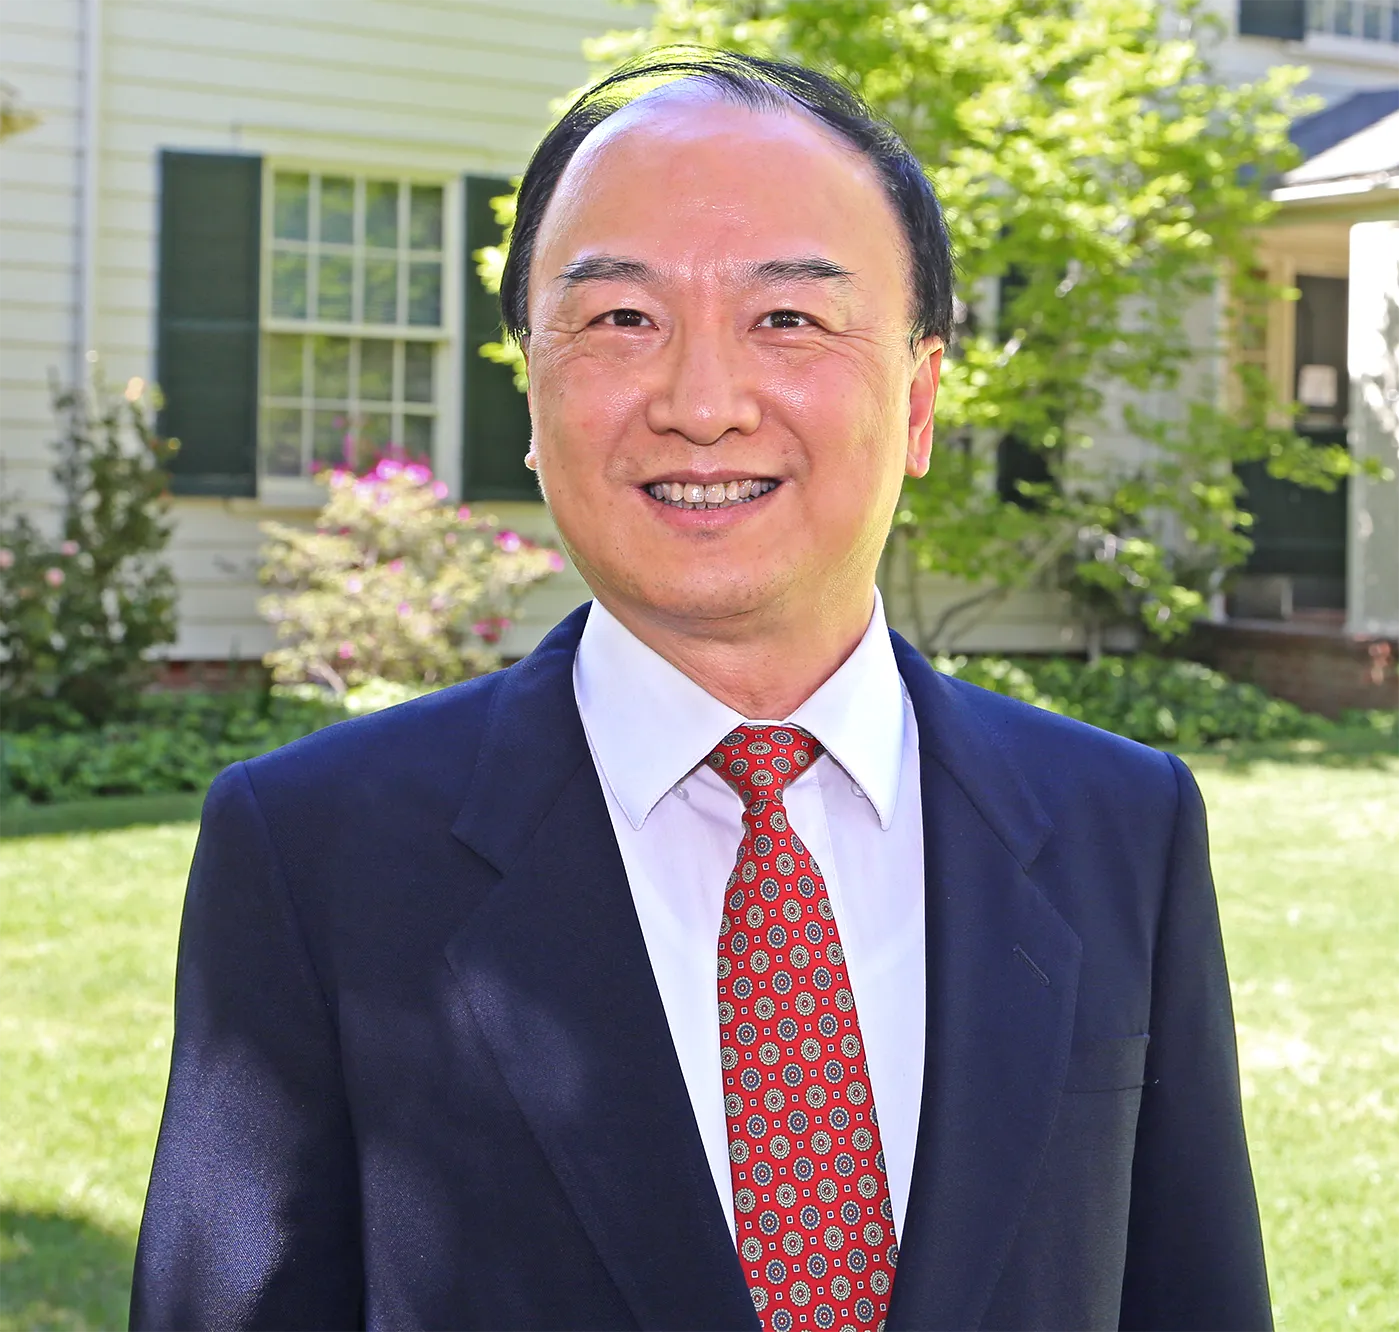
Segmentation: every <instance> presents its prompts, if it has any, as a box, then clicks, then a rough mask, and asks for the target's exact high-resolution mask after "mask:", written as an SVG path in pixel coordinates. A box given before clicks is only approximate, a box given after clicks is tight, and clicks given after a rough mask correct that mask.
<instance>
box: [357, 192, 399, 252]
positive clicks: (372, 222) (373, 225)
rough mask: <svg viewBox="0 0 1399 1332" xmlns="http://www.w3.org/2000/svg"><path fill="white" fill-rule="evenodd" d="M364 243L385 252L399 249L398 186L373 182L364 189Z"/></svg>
mask: <svg viewBox="0 0 1399 1332" xmlns="http://www.w3.org/2000/svg"><path fill="white" fill-rule="evenodd" d="M364 243H365V244H366V245H373V246H377V247H378V248H379V249H383V250H396V249H398V185H397V183H396V182H394V181H388V180H371V181H369V182H367V183H366V185H365V187H364Z"/></svg>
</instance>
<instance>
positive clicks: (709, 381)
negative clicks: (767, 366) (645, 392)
mask: <svg viewBox="0 0 1399 1332" xmlns="http://www.w3.org/2000/svg"><path fill="white" fill-rule="evenodd" d="M752 372H753V367H752V365H751V364H750V363H748V361H747V358H746V357H745V356H744V354H743V349H742V347H741V346H740V345H739V343H738V340H737V339H736V338H735V337H734V336H733V334H732V333H731V332H729V331H727V330H722V329H716V328H707V329H706V328H699V329H695V328H691V329H687V330H685V331H683V332H680V331H677V333H676V334H675V336H674V337H673V338H672V339H671V342H670V346H669V347H668V348H667V349H666V354H665V355H664V356H663V358H662V368H661V377H660V382H659V383H658V384H657V385H656V388H655V392H654V393H652V395H651V400H650V402H649V403H648V404H647V411H646V422H647V424H648V425H649V426H650V427H651V429H652V430H654V431H655V432H656V433H657V434H658V435H665V434H671V433H674V434H677V435H683V436H684V437H685V438H686V439H687V440H689V441H690V443H692V444H717V443H718V442H719V441H720V440H721V439H723V438H724V436H725V435H727V434H728V433H729V432H730V431H731V430H733V431H737V432H738V433H739V434H741V435H751V434H752V433H753V432H754V431H755V430H756V429H757V428H758V423H759V421H760V420H761V417H762V410H761V408H760V407H759V405H758V399H757V396H756V394H755V393H754V391H753V389H754V385H753V382H752Z"/></svg>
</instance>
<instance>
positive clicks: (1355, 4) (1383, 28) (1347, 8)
mask: <svg viewBox="0 0 1399 1332" xmlns="http://www.w3.org/2000/svg"><path fill="white" fill-rule="evenodd" d="M1367 10H1370V11H1373V10H1378V11H1379V20H1380V26H1379V33H1378V35H1375V36H1371V35H1368V34H1367V33H1366V32H1365V20H1366V17H1367V13H1366V11H1367ZM1346 19H1348V20H1349V26H1350V31H1349V32H1342V31H1341V30H1340V27H1339V26H1338V25H1340V24H1342V23H1343V22H1344V21H1345V20H1346ZM1317 38H1320V39H1321V40H1322V41H1323V42H1326V41H1330V40H1336V41H1340V42H1362V43H1364V44H1365V45H1366V46H1367V47H1368V48H1369V49H1370V50H1375V49H1376V48H1379V49H1381V50H1382V49H1384V48H1386V47H1388V48H1390V49H1391V50H1393V51H1395V52H1396V53H1399V0H1307V39H1308V41H1313V40H1315V39H1317Z"/></svg>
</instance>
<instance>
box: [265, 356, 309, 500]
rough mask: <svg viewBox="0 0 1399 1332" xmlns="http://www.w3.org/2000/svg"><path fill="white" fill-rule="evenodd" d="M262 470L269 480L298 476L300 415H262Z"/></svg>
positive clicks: (280, 410) (286, 411)
mask: <svg viewBox="0 0 1399 1332" xmlns="http://www.w3.org/2000/svg"><path fill="white" fill-rule="evenodd" d="M297 341H300V339H297ZM262 466H263V470H264V471H266V472H267V473H268V475H270V476H300V475H301V413H300V411H298V410H296V409H294V408H286V407H270V408H268V409H267V411H265V412H264V413H263V435H262Z"/></svg>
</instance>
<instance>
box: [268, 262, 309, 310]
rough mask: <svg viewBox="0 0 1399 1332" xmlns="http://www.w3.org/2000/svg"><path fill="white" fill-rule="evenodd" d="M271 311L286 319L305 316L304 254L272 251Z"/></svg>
mask: <svg viewBox="0 0 1399 1332" xmlns="http://www.w3.org/2000/svg"><path fill="white" fill-rule="evenodd" d="M272 313H273V314H274V315H281V316H282V317H283V318H287V319H305V318H306V256H305V255H304V254H289V253H287V252H286V251H285V250H274V251H273V252H272Z"/></svg>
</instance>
